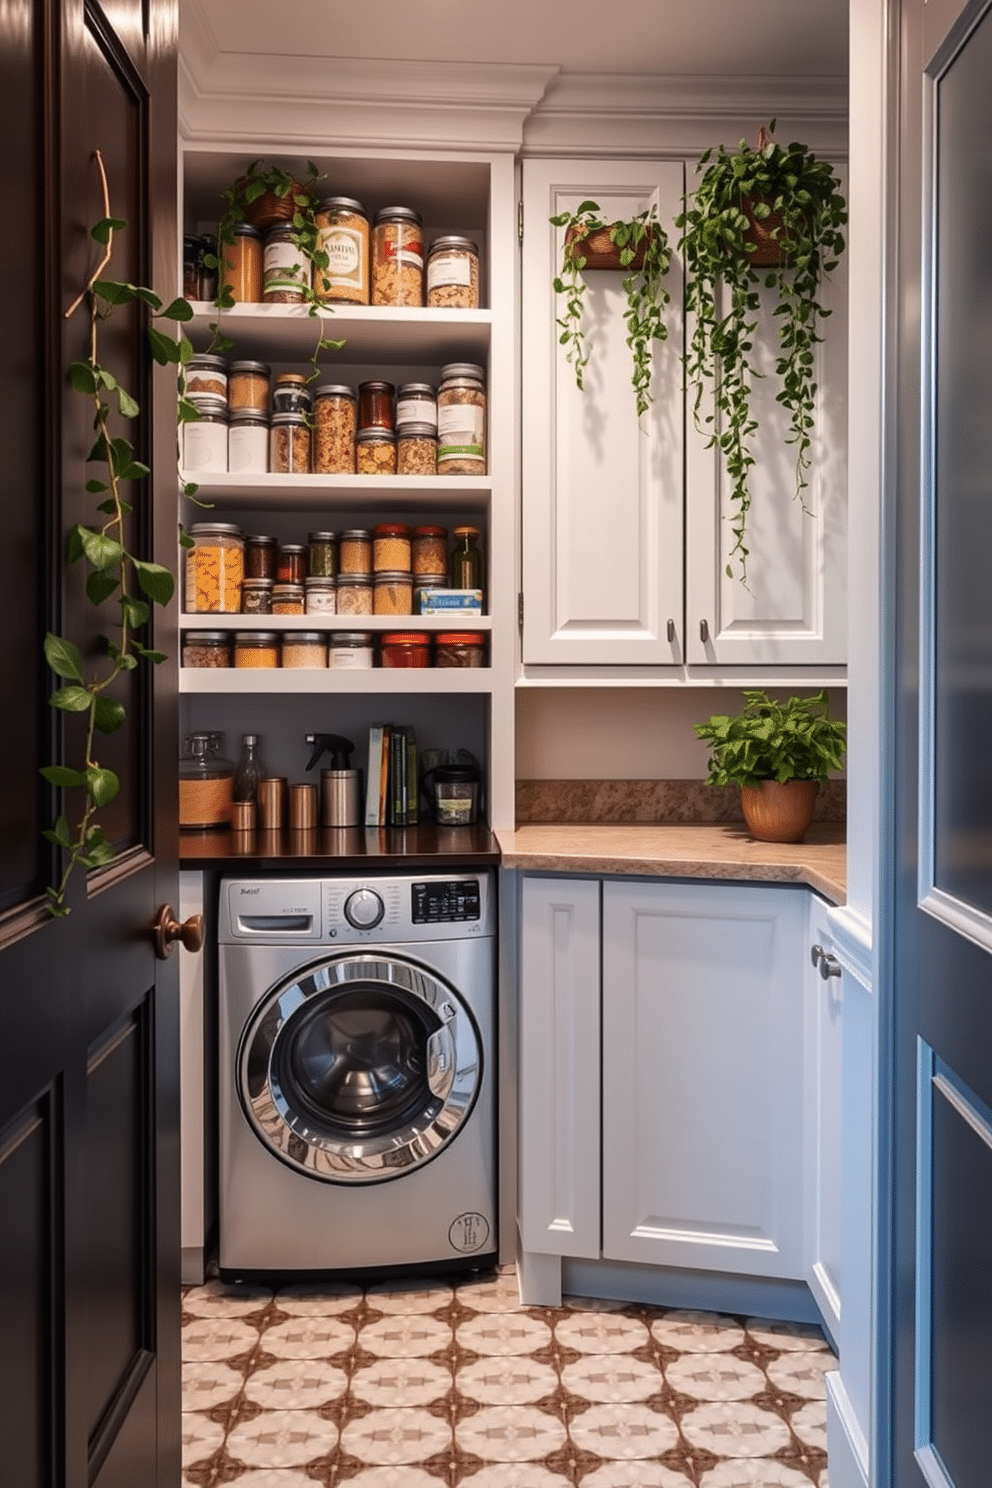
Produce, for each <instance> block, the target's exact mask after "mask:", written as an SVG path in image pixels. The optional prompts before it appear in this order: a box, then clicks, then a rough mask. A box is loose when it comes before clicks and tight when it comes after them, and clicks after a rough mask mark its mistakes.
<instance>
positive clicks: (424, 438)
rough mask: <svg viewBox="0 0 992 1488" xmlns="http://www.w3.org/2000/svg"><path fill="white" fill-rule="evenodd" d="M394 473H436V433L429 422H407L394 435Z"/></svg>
mask: <svg viewBox="0 0 992 1488" xmlns="http://www.w3.org/2000/svg"><path fill="white" fill-rule="evenodd" d="M396 473H397V475H436V474H437V434H436V433H435V432H434V430H433V429H432V428H431V426H430V424H407V425H406V426H405V428H403V429H402V430H401V431H400V433H399V434H398V435H397V436H396Z"/></svg>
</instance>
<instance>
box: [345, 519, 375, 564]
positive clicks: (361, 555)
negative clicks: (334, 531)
mask: <svg viewBox="0 0 992 1488" xmlns="http://www.w3.org/2000/svg"><path fill="white" fill-rule="evenodd" d="M371 572H372V534H371V532H369V530H368V528H366V527H349V528H347V529H346V531H344V532H342V534H341V536H340V538H339V539H338V573H339V574H370V573H371Z"/></svg>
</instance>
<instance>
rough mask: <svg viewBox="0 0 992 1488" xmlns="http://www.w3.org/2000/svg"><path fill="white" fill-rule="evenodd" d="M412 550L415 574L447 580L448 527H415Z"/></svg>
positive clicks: (411, 544)
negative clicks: (441, 577)
mask: <svg viewBox="0 0 992 1488" xmlns="http://www.w3.org/2000/svg"><path fill="white" fill-rule="evenodd" d="M410 549H411V556H412V560H413V571H414V573H415V574H417V575H418V576H425V575H430V576H439V577H440V576H443V577H444V578H447V575H448V529H447V527H430V526H428V527H414V529H413V537H412V540H411V543H410Z"/></svg>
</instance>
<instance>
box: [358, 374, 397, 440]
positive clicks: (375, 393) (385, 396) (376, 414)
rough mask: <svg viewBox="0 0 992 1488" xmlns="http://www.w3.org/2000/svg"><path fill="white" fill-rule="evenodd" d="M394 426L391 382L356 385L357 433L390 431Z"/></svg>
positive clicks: (394, 416) (393, 402)
mask: <svg viewBox="0 0 992 1488" xmlns="http://www.w3.org/2000/svg"><path fill="white" fill-rule="evenodd" d="M395 424H396V408H395V392H394V388H393V384H392V383H391V382H360V383H359V384H358V431H359V432H361V430H362V429H392V428H394V427H395Z"/></svg>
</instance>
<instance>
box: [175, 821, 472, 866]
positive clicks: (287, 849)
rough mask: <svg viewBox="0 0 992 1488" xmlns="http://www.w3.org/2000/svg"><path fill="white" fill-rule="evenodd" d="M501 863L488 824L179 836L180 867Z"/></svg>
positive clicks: (212, 832)
mask: <svg viewBox="0 0 992 1488" xmlns="http://www.w3.org/2000/svg"><path fill="white" fill-rule="evenodd" d="M498 862H499V847H498V845H497V842H496V838H495V837H494V836H493V834H492V832H490V830H489V828H488V827H487V826H484V825H483V824H482V823H479V824H478V825H477V826H471V827H439V826H436V825H435V824H434V823H433V822H425V823H424V824H423V825H421V826H417V827H315V828H314V830H313V831H309V832H291V831H283V832H261V831H256V832H231V831H229V830H228V829H227V828H224V829H223V830H221V831H216V830H215V831H205V832H190V831H184V832H182V833H181V834H180V841H179V866H180V867H181V868H203V869H206V868H215V869H221V870H224V869H230V868H232V867H235V866H236V867H238V868H251V869H253V870H255V869H269V868H274V869H277V870H278V871H279V872H282V873H285V872H286V871H287V870H289V871H290V872H292V870H293V869H296V868H298V869H301V870H307V871H310V870H313V869H317V870H319V871H320V872H322V873H333V872H336V871H340V870H347V871H349V872H358V873H375V872H379V873H382V872H387V873H388V872H389V871H390V870H393V871H395V872H397V873H405V872H408V871H409V870H410V869H412V868H423V869H434V870H440V871H443V870H444V869H446V868H452V869H454V868H478V867H483V866H486V865H495V864H497V863H498Z"/></svg>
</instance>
